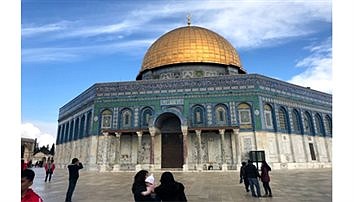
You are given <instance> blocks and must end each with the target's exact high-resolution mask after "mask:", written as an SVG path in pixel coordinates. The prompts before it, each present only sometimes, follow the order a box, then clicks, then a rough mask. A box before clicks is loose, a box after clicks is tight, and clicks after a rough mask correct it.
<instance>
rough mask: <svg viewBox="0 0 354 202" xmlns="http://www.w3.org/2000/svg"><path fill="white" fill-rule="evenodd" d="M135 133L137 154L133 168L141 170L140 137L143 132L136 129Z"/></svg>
mask: <svg viewBox="0 0 354 202" xmlns="http://www.w3.org/2000/svg"><path fill="white" fill-rule="evenodd" d="M136 134H137V135H138V156H137V164H136V166H135V170H136V171H139V170H141V163H142V157H143V154H142V144H141V139H142V137H143V132H142V131H137V132H136Z"/></svg>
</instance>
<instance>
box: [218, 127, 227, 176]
mask: <svg viewBox="0 0 354 202" xmlns="http://www.w3.org/2000/svg"><path fill="white" fill-rule="evenodd" d="M219 133H220V136H221V138H220V139H221V141H220V144H221V163H222V165H221V166H222V170H223V171H226V170H227V164H226V162H225V148H224V145H225V129H220V130H219Z"/></svg>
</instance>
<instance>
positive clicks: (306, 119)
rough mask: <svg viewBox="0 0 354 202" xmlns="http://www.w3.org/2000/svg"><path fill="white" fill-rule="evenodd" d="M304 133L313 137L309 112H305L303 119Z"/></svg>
mask: <svg viewBox="0 0 354 202" xmlns="http://www.w3.org/2000/svg"><path fill="white" fill-rule="evenodd" d="M304 132H305V133H307V134H310V135H314V129H313V125H312V120H311V115H310V113H309V112H305V117H304Z"/></svg>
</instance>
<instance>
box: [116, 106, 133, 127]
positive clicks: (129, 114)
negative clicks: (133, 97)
mask: <svg viewBox="0 0 354 202" xmlns="http://www.w3.org/2000/svg"><path fill="white" fill-rule="evenodd" d="M119 117H120V119H119V120H120V127H121V128H130V127H132V125H133V111H132V110H131V109H130V108H124V109H122V110H121V111H120V113H119Z"/></svg>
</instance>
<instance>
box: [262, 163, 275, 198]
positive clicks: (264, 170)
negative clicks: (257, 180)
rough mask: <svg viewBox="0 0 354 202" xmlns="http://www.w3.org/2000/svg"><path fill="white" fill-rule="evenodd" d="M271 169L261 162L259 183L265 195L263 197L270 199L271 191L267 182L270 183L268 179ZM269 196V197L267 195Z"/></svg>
mask: <svg viewBox="0 0 354 202" xmlns="http://www.w3.org/2000/svg"><path fill="white" fill-rule="evenodd" d="M271 170H272V169H271V168H270V166H269V165H268V163H267V162H266V161H262V166H261V181H262V183H263V187H264V191H265V195H264V197H267V196H269V197H272V196H273V195H272V190H271V189H270V186H269V182H270V177H269V171H271ZM268 194H269V195H268Z"/></svg>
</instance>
